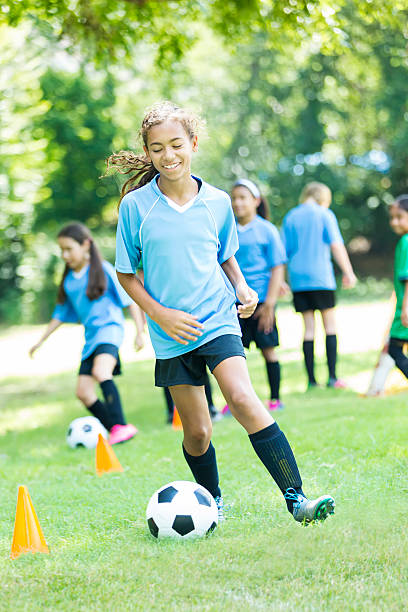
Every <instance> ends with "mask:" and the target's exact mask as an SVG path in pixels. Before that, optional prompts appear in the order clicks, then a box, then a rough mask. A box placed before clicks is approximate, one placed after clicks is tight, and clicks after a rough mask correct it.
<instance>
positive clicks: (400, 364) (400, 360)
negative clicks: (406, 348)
mask: <svg viewBox="0 0 408 612" xmlns="http://www.w3.org/2000/svg"><path fill="white" fill-rule="evenodd" d="M402 347H403V343H402V342H401V341H399V340H394V339H393V338H391V340H390V343H389V346H388V353H389V354H390V355H391V357H392V358H393V359H394V361H395V365H396V366H397V368H398V369H399V370H401V372H402V373H403V374H404V376H406V377H407V378H408V357H407V356H406V355H404V352H403V350H402Z"/></svg>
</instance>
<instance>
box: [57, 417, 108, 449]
mask: <svg viewBox="0 0 408 612" xmlns="http://www.w3.org/2000/svg"><path fill="white" fill-rule="evenodd" d="M98 434H102V436H103V437H104V438H105V439H106V438H107V437H108V432H107V431H106V429H105V428H104V426H103V425H102V423H101V422H100V420H99V419H97V418H96V417H94V416H86V417H81V418H79V419H75V420H74V421H72V423H71V424H70V426H69V428H68V433H67V442H68V445H69V446H70V447H71V448H77V447H78V446H85V447H86V448H96V445H97V443H98Z"/></svg>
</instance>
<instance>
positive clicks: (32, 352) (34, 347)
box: [28, 342, 41, 359]
mask: <svg viewBox="0 0 408 612" xmlns="http://www.w3.org/2000/svg"><path fill="white" fill-rule="evenodd" d="M40 346H41V343H40V342H37V344H34V346H32V347H31V348H30V350H29V351H28V354H29V355H30V357H31V359H32V358H33V357H34V353H35V351H36V350H37V349H39V348H40Z"/></svg>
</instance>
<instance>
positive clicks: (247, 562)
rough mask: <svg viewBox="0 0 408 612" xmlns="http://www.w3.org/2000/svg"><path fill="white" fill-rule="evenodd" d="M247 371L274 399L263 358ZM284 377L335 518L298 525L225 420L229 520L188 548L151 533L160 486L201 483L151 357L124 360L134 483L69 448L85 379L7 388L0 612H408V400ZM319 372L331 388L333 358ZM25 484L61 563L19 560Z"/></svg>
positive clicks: (221, 440) (296, 425)
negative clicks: (20, 497) (148, 512)
mask: <svg viewBox="0 0 408 612" xmlns="http://www.w3.org/2000/svg"><path fill="white" fill-rule="evenodd" d="M282 355H283V362H285V357H286V353H285V351H282ZM374 361H375V354H374V353H373V352H372V351H369V352H365V353H353V354H349V355H347V356H345V357H343V358H342V360H341V373H342V375H344V376H345V377H346V378H347V376H348V375H352V374H353V375H355V374H356V373H357V372H359V371H362V370H367V368H369V367H371V366H372V365H373V364H374ZM248 362H249V367H250V370H251V373H252V376H253V381H254V384H255V387H256V388H257V390H258V391H259V393H260V395H261V396H263V397H265V396H266V384H265V378H264V371H263V365H262V362H261V360H260V358H259V356H258V354H257V353H253V352H251V353H250V354H249V360H248ZM283 367H284V370H283V373H284V374H283V376H284V395H285V397H284V399H285V404H286V409H285V411H284V412H283V413H282V414H279V416H278V422H279V424H280V426H281V427H282V429H283V430H284V431H285V433H286V434H287V436H288V438H289V440H290V441H291V442H292V444H293V446H294V449H295V453H296V457H297V459H298V463H299V465H300V469H301V472H302V476H303V480H304V489H305V492H306V493H307V494H309V495H310V496H315V495H320V494H321V493H323V492H329V493H331V494H333V495H334V497H335V498H336V503H337V510H336V515H335V516H334V517H332V518H330V519H328V520H327V521H326V523H324V524H322V525H318V526H310V527H308V528H307V529H305V528H302V527H301V526H300V525H299V524H298V523H296V522H295V521H294V520H293V519H292V518H291V517H290V515H289V514H288V513H287V511H286V507H285V504H284V502H283V500H282V498H281V495H280V493H279V492H278V490H277V487H276V486H275V485H274V483H273V482H272V481H271V480H270V477H269V476H268V474H267V473H266V471H265V469H264V468H263V466H262V465H261V464H260V463H259V462H258V460H257V458H256V456H255V455H254V453H253V451H252V447H251V445H250V444H249V442H248V440H247V436H246V434H245V432H244V431H243V430H242V429H240V427H239V426H238V424H237V423H235V422H234V421H232V420H230V419H226V420H224V421H222V422H220V423H217V424H216V425H215V426H214V437H213V440H214V444H215V446H216V449H217V454H218V461H219V469H220V475H221V485H222V489H223V494H224V498H225V501H226V503H227V504H229V505H230V506H231V507H230V511H229V514H228V520H226V521H225V523H224V524H223V525H222V526H221V527H220V528H219V529H217V530H216V531H215V532H214V534H213V535H212V536H211V537H209V538H207V539H203V540H200V541H186V542H172V541H170V542H169V541H159V542H158V541H156V540H154V539H153V538H152V537H151V536H150V534H149V532H148V529H147V525H146V522H145V516H144V515H145V508H146V505H147V501H148V499H149V498H150V496H151V494H152V493H153V491H154V490H155V489H157V488H158V487H159V486H161V485H163V484H165V483H166V482H169V481H171V480H175V479H186V480H190V479H191V476H190V473H189V471H188V468H187V465H186V464H185V462H184V460H183V458H182V453H181V448H180V445H181V434H180V433H179V432H174V431H172V430H171V428H169V427H167V426H165V425H164V401H163V398H162V394H161V391H160V390H158V389H155V388H153V384H152V380H153V374H152V371H153V364H152V362H151V361H140V362H137V363H131V364H127V365H126V368H125V376H124V377H122V379H121V381H120V386H121V389H122V392H123V397H124V403H125V406H126V412H127V415H128V417H129V420H131V421H132V422H134V423H135V424H136V425H137V426H138V427H139V428H140V434H139V435H138V437H137V439H135V440H133V441H131V442H129V443H127V444H124V445H121V446H120V447H119V448H118V447H116V448H115V450H116V453H117V455H118V457H119V459H120V461H121V463H122V465H123V466H124V467H125V472H124V473H123V474H119V475H105V476H104V477H102V478H98V477H97V476H96V475H95V470H94V452H93V451H86V450H83V449H81V450H77V451H72V450H70V449H69V448H68V447H67V446H66V444H65V442H64V438H65V434H66V429H67V425H68V423H69V422H70V420H72V419H73V418H75V417H77V416H81V415H82V414H83V412H82V410H81V408H80V407H79V404H78V402H77V400H76V399H75V398H74V396H73V392H72V390H73V386H74V381H75V376H74V374H64V373H63V374H59V375H53V376H50V377H47V378H38V377H37V378H35V379H30V378H27V377H25V378H8V379H6V380H3V381H2V397H3V402H2V409H1V412H0V576H1V582H0V585H1V595H0V610H56V609H58V610H113V611H116V610H175V611H176V610H194V611H195V610H242V609H243V608H247V609H250V610H318V609H319V610H321V609H331V610H402V609H407V601H408V555H407V549H408V546H407V545H408V535H407V531H408V530H407V525H408V519H407V508H408V486H407V474H408V448H407V446H408V444H407V441H408V410H407V404H408V394H400V395H394V396H392V397H388V398H386V399H362V398H360V397H358V396H357V395H356V394H355V393H353V392H351V391H333V390H328V389H318V390H316V391H313V392H310V393H308V394H304V393H301V392H299V385H300V383H302V381H303V380H304V374H303V368H302V364H301V363H300V362H298V361H292V360H288V361H287V363H284V366H283ZM318 371H320V378H321V379H322V380H324V378H325V376H326V373H325V368H324V367H323V364H322V363H321V364H320V366H319V370H318ZM216 399H217V403H218V405H219V406H220V405H221V403H222V400H221V397H220V396H219V395H216ZM18 484H26V485H27V486H28V489H29V492H30V495H31V498H32V501H33V504H34V507H35V509H36V511H37V514H38V517H39V520H40V523H41V525H42V528H43V531H44V534H45V537H46V540H47V542H48V544H49V547H50V551H51V553H50V555H40V554H38V555H31V554H28V555H23V556H21V557H20V558H19V559H17V560H15V561H11V560H10V559H9V553H10V546H11V538H12V531H13V524H14V516H15V505H16V499H17V485H18Z"/></svg>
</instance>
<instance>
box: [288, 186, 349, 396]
mask: <svg viewBox="0 0 408 612" xmlns="http://www.w3.org/2000/svg"><path fill="white" fill-rule="evenodd" d="M300 201H301V204H299V205H298V206H296V207H295V208H293V209H292V210H291V211H289V213H288V214H287V215H286V216H285V218H284V220H283V227H282V237H283V240H284V243H285V247H286V254H287V256H288V273H289V282H290V286H291V289H292V292H293V302H294V306H295V309H296V312H301V313H302V315H303V320H304V324H305V335H304V341H303V354H304V358H305V365H306V371H307V375H308V379H309V383H308V388H310V387H315V386H316V385H317V382H316V378H315V375H314V333H315V311H316V310H320V313H321V315H322V320H323V325H324V330H325V332H326V355H327V365H328V369H329V379H328V383H327V386H328V387H335V388H342V387H345V386H346V385H345V383H344V382H343V381H342V380H340V379H338V378H337V375H336V361H337V334H336V320H335V311H334V306H335V289H336V279H335V277H334V270H333V264H332V261H331V255H333V257H334V259H335V260H336V263H337V264H338V265H339V267H340V269H341V271H342V272H343V287H344V288H346V289H347V288H351V287H354V285H355V283H356V277H355V275H354V272H353V268H352V266H351V263H350V260H349V257H348V254H347V251H346V249H345V247H344V244H343V238H342V236H341V233H340V229H339V226H338V223H337V219H336V217H335V215H334V213H333V212H332V211H331V210H329V206H330V203H331V191H330V189H329V188H328V187H327V186H326V185H324V184H323V183H309V184H308V185H306V187H305V188H304V189H303V191H302V193H301V196H300Z"/></svg>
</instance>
